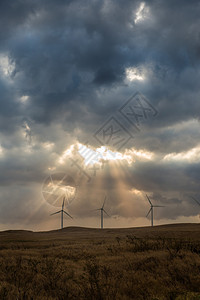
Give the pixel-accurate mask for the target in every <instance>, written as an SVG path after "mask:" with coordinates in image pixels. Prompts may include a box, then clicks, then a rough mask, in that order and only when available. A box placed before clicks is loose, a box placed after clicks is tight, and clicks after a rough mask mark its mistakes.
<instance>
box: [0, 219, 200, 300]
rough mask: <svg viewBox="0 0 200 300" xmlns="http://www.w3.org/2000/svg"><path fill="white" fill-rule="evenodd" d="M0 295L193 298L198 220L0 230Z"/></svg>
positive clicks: (197, 294)
mask: <svg viewBox="0 0 200 300" xmlns="http://www.w3.org/2000/svg"><path fill="white" fill-rule="evenodd" d="M0 299H94V300H103V299H113V300H114V299H120V300H121V299H122V300H123V299H137V300H140V299H152V300H153V299H154V300H156V299H176V300H181V299H187V300H193V299H194V300H197V299H200V225H198V224H178V225H166V226H157V227H154V228H150V227H146V228H129V229H104V230H100V229H87V228H76V227H71V228H65V229H63V230H57V231H51V232H38V233H35V232H28V231H4V232H0Z"/></svg>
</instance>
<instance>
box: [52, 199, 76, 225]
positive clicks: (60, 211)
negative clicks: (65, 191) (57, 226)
mask: <svg viewBox="0 0 200 300" xmlns="http://www.w3.org/2000/svg"><path fill="white" fill-rule="evenodd" d="M64 206H65V197H64V198H63V203H62V209H61V210H59V211H57V212H55V213H53V214H51V216H53V215H55V214H59V213H61V229H63V213H65V214H66V215H67V216H68V217H70V218H71V219H73V218H72V216H70V214H68V213H67V212H66V211H65V210H64Z"/></svg>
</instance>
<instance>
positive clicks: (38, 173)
mask: <svg viewBox="0 0 200 300" xmlns="http://www.w3.org/2000/svg"><path fill="white" fill-rule="evenodd" d="M199 15H200V3H199V1H195V0H191V1H186V0H181V1H180V0H176V1H174V0H169V1H164V0H149V1H146V2H143V1H133V0H123V1H122V0H115V1H114V0H101V1H100V0H93V1H92V0H90V1H87V0H86V1H80V0H73V1H70V0H69V1H64V0H58V1H52V0H48V1H47V0H26V1H25V0H15V1H6V0H2V1H0V28H1V30H0V170H1V172H0V230H6V229H29V230H51V229H56V228H59V227H60V215H59V214H56V215H52V216H50V214H52V213H54V212H57V211H59V210H60V208H61V205H62V202H63V198H64V197H65V210H66V211H67V212H68V213H69V214H70V215H71V216H72V217H73V219H71V218H68V217H67V216H66V218H65V219H64V226H86V227H99V226H100V211H99V210H96V209H99V208H101V207H102V205H103V203H104V200H105V199H106V200H105V203H104V209H105V210H106V212H107V213H108V215H109V216H107V215H106V214H105V218H104V225H105V227H132V226H148V225H150V215H149V216H148V217H146V215H147V213H148V211H149V209H150V204H149V202H148V200H147V197H146V195H148V196H149V197H150V199H151V201H152V203H153V205H160V206H164V207H159V208H155V209H154V224H155V225H159V224H167V223H178V222H199V221H200V219H199V214H200V205H199V204H198V202H195V200H194V199H192V197H193V198H195V199H196V200H197V201H199V203H200V190H199V181H200V142H199V141H200V139H199V138H200V122H199V121H200V84H199V83H200V29H199V28H200V18H199Z"/></svg>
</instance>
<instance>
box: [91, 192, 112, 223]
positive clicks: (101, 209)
mask: <svg viewBox="0 0 200 300" xmlns="http://www.w3.org/2000/svg"><path fill="white" fill-rule="evenodd" d="M105 202H106V196H105V198H104V202H103V205H102V207H101V208H97V209H95V210H94V211H97V210H100V211H101V229H103V213H105V214H106V215H107V216H108V217H110V216H109V214H108V213H107V212H106V211H105V209H104V205H105Z"/></svg>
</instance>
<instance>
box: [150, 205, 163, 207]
mask: <svg viewBox="0 0 200 300" xmlns="http://www.w3.org/2000/svg"><path fill="white" fill-rule="evenodd" d="M153 207H165V206H164V205H153Z"/></svg>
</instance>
